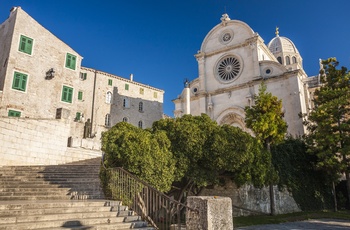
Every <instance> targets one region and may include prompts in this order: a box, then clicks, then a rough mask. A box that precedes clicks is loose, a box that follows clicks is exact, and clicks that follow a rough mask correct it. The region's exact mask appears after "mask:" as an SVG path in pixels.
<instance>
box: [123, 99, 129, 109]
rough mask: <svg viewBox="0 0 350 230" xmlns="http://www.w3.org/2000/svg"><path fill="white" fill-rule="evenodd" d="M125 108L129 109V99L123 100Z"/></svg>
mask: <svg viewBox="0 0 350 230" xmlns="http://www.w3.org/2000/svg"><path fill="white" fill-rule="evenodd" d="M123 107H124V108H129V99H128V98H124V99H123Z"/></svg>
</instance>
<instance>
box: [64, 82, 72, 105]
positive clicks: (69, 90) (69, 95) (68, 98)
mask: <svg viewBox="0 0 350 230" xmlns="http://www.w3.org/2000/svg"><path fill="white" fill-rule="evenodd" d="M65 90H66V92H65ZM73 93H74V88H73V87H69V86H66V85H63V86H62V93H61V101H62V102H66V103H72V102H73ZM64 94H67V95H64Z"/></svg>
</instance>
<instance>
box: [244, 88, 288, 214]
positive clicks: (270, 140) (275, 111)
mask: <svg viewBox="0 0 350 230" xmlns="http://www.w3.org/2000/svg"><path fill="white" fill-rule="evenodd" d="M254 102H255V103H254V105H253V106H251V107H249V106H247V107H246V108H245V112H246V118H245V122H246V125H247V127H248V128H250V129H251V130H252V131H253V132H254V133H255V136H256V138H257V139H258V140H259V141H260V142H261V143H262V144H263V145H264V148H265V149H266V151H267V154H271V144H277V143H278V142H281V141H282V140H283V139H284V137H285V134H286V131H287V123H286V122H285V121H284V120H283V113H282V101H281V100H279V99H278V98H277V97H276V96H273V95H272V94H271V93H269V92H267V91H266V85H265V84H264V83H262V84H261V85H260V87H259V94H258V95H254ZM275 181H276V176H275V172H274V169H273V167H272V166H271V167H270V181H269V184H270V202H271V205H270V206H271V215H275V201H274V191H273V183H274V182H275Z"/></svg>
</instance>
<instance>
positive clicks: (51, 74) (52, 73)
mask: <svg viewBox="0 0 350 230" xmlns="http://www.w3.org/2000/svg"><path fill="white" fill-rule="evenodd" d="M54 77H55V70H54V69H53V68H51V69H49V70H48V71H47V72H46V77H45V79H46V80H51V79H52V78H54Z"/></svg>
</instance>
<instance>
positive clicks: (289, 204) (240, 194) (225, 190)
mask: <svg viewBox="0 0 350 230" xmlns="http://www.w3.org/2000/svg"><path fill="white" fill-rule="evenodd" d="M274 190H275V205H276V214H284V213H292V212H299V211H301V210H300V208H299V207H298V205H297V203H296V202H295V200H294V198H293V197H292V196H291V194H290V193H289V192H288V191H279V190H278V187H277V186H274ZM200 196H224V197H230V198H231V199H232V204H233V205H234V207H233V216H246V215H254V214H257V213H253V212H249V211H246V210H244V209H249V210H254V211H258V212H263V213H266V214H269V213H270V194H269V188H268V187H264V188H262V189H258V188H255V187H254V186H252V185H243V186H241V187H239V188H238V187H237V186H236V185H235V184H234V183H233V182H231V181H226V185H225V186H222V187H221V186H216V187H214V188H213V189H204V190H203V191H202V192H201V193H200ZM235 206H238V207H242V208H244V209H237V208H236V207H235Z"/></svg>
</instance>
